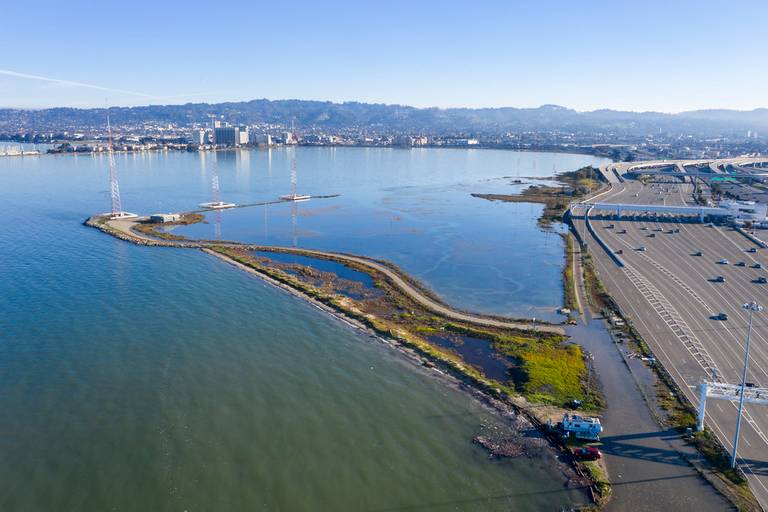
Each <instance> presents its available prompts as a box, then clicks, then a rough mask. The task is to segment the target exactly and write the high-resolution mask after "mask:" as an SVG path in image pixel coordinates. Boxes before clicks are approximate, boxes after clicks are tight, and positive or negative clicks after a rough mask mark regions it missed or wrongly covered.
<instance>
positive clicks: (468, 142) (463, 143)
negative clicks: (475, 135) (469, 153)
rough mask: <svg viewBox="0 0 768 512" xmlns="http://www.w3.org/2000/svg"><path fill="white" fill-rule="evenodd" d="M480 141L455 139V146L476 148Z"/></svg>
mask: <svg viewBox="0 0 768 512" xmlns="http://www.w3.org/2000/svg"><path fill="white" fill-rule="evenodd" d="M478 144H480V141H479V140H477V139H456V145H457V146H477V145H478Z"/></svg>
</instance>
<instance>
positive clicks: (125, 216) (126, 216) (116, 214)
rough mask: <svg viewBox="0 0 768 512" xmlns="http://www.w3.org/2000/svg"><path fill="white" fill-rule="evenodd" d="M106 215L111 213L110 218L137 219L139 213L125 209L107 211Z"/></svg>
mask: <svg viewBox="0 0 768 512" xmlns="http://www.w3.org/2000/svg"><path fill="white" fill-rule="evenodd" d="M106 215H109V219H110V220H120V219H135V218H137V217H138V215H136V214H135V213H131V212H124V211H119V212H112V213H107V214H106Z"/></svg>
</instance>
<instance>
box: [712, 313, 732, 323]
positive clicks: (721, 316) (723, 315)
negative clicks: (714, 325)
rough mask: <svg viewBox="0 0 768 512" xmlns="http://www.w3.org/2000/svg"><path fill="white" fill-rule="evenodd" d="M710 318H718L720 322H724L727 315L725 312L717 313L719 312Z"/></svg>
mask: <svg viewBox="0 0 768 512" xmlns="http://www.w3.org/2000/svg"><path fill="white" fill-rule="evenodd" d="M712 319H713V320H720V321H721V322H725V321H726V320H728V315H726V314H725V313H719V314H717V315H715V316H713V317H712Z"/></svg>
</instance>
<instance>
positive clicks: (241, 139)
mask: <svg viewBox="0 0 768 512" xmlns="http://www.w3.org/2000/svg"><path fill="white" fill-rule="evenodd" d="M249 142H250V140H249V138H248V127H247V126H241V127H240V133H239V135H238V142H237V143H238V144H240V145H241V146H244V145H246V144H248V143H249Z"/></svg>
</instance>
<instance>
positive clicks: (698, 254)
mask: <svg viewBox="0 0 768 512" xmlns="http://www.w3.org/2000/svg"><path fill="white" fill-rule="evenodd" d="M701 255H702V253H701V251H696V252H695V253H693V254H692V256H701Z"/></svg>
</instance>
